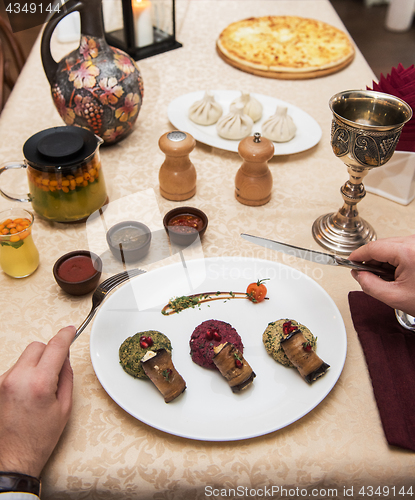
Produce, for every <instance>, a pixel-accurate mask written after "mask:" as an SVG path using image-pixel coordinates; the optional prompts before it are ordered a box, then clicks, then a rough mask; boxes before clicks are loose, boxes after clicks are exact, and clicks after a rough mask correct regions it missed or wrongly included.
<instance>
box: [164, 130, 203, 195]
mask: <svg viewBox="0 0 415 500" xmlns="http://www.w3.org/2000/svg"><path fill="white" fill-rule="evenodd" d="M195 146H196V141H195V140H194V138H193V137H192V136H191V135H190V134H188V133H185V132H180V131H178V130H175V131H174V132H167V133H166V134H164V135H162V136H161V137H160V139H159V147H160V149H161V150H162V151H163V153H164V154H165V155H166V159H165V160H164V163H163V164H162V166H161V167H160V171H159V184H160V193H161V195H162V196H164V198H167V199H168V200H173V201H181V200H187V199H189V198H191V197H192V196H193V195H194V194H195V193H196V169H195V167H194V165H193V163H192V162H191V161H190V158H189V154H190V153H191V152H192V151H193V149H194V148H195Z"/></svg>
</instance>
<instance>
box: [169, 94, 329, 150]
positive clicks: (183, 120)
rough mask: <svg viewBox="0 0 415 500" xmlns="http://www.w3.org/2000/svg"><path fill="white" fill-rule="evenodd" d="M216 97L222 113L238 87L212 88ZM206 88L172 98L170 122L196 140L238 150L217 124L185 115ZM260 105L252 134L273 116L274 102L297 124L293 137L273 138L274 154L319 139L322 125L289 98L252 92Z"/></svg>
mask: <svg viewBox="0 0 415 500" xmlns="http://www.w3.org/2000/svg"><path fill="white" fill-rule="evenodd" d="M212 92H213V93H214V95H215V100H216V101H217V102H218V103H219V104H221V105H222V107H223V114H226V113H227V112H228V110H229V105H230V104H231V102H232V101H233V100H234V99H236V98H237V97H239V96H240V95H241V93H240V92H238V91H237V90H213V91H212ZM204 94H205V91H204V90H203V91H197V92H190V93H189V94H185V95H182V96H180V97H177V98H176V99H174V101H172V102H171V103H170V104H169V106H168V109H167V114H168V117H169V120H170V122H171V123H172V124H173V125H174V126H175V127H176V128H177V129H178V130H182V131H183V132H188V133H189V134H191V135H192V136H193V137H194V138H195V139H196V140H197V141H199V142H202V143H203V144H207V145H209V146H213V147H215V148H219V149H224V150H226V151H234V152H236V153H237V152H238V145H239V142H240V141H231V140H228V139H222V138H221V137H220V136H219V135H218V133H217V132H216V125H208V126H203V125H198V124H196V123H194V122H192V121H191V120H190V119H189V117H188V111H189V108H190V106H191V105H192V104H193V103H194V102H195V101H197V100H199V99H202V97H203V96H204ZM251 95H252V96H253V97H256V98H257V99H258V101H259V102H260V103H261V104H262V105H263V115H262V118H261V120H259V121H258V122H256V123H254V126H253V128H252V135H253V134H254V133H255V132H261V126H262V124H263V122H264V121H265V120H266V119H267V118H269V117H270V116H272V115H273V114H274V113H275V111H276V109H277V106H285V107H287V108H288V114H289V115H290V116H291V117H292V119H293V120H294V123H295V125H296V126H297V132H296V134H295V137H294V138H293V139H291V141H288V142H280V143H278V142H274V148H275V151H274V155H290V154H294V153H300V152H301V151H306V150H307V149H310V148H312V147H313V146H315V145H316V144H318V142H319V141H320V139H321V135H322V132H321V127H320V125H319V124H318V123H317V122H316V121H315V120H314V118H312V117H311V116H310V115H309V114H307V113H306V112H305V111H303V110H302V109H300V108H297V107H296V106H293V105H292V104H289V103H288V102H285V101H281V100H280V99H276V98H275V97H270V96H266V95H262V94H254V93H251Z"/></svg>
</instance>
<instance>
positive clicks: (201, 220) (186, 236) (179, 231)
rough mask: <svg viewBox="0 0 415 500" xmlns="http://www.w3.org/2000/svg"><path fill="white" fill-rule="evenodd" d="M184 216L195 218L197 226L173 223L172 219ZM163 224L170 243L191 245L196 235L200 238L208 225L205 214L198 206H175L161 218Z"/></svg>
mask: <svg viewBox="0 0 415 500" xmlns="http://www.w3.org/2000/svg"><path fill="white" fill-rule="evenodd" d="M186 216H192V217H195V218H197V227H189V226H184V225H183V226H181V225H174V220H176V221H177V219H178V218H180V217H183V218H186ZM163 225H164V228H165V230H166V231H167V234H168V235H169V237H170V241H171V242H172V243H175V244H177V245H181V246H188V245H191V244H192V243H193V242H194V241H195V240H196V238H197V237H198V236H199V238H202V236H203V235H204V234H205V232H206V229H207V226H208V218H207V215H206V214H205V213H204V212H202V210H199V209H198V208H194V207H177V208H173V210H170V211H169V212H167V214H166V215H165V216H164V218H163Z"/></svg>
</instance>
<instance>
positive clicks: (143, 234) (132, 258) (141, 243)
mask: <svg viewBox="0 0 415 500" xmlns="http://www.w3.org/2000/svg"><path fill="white" fill-rule="evenodd" d="M129 233H130V234H129ZM107 243H108V246H109V249H110V250H111V253H112V255H113V256H114V257H115V258H116V259H117V260H119V261H121V262H128V263H130V262H137V261H138V260H140V259H142V258H143V257H145V256H146V255H147V253H148V251H149V249H150V244H151V230H150V228H148V227H147V226H146V225H145V224H143V223H142V222H138V221H132V220H129V221H123V222H119V223H118V224H115V225H114V226H112V227H111V228H110V229H109V230H108V231H107Z"/></svg>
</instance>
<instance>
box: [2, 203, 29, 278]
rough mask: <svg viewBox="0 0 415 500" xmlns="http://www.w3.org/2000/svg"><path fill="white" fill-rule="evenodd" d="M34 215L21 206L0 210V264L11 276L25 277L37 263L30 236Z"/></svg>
mask: <svg viewBox="0 0 415 500" xmlns="http://www.w3.org/2000/svg"><path fill="white" fill-rule="evenodd" d="M33 222H34V216H33V215H32V214H31V213H30V212H28V211H27V210H24V209H22V208H10V209H8V210H4V211H2V212H0V266H1V268H2V270H3V271H4V272H5V273H6V274H8V275H9V276H11V277H13V278H25V277H26V276H30V275H31V274H32V273H34V272H35V271H36V269H37V267H38V265H39V252H38V249H37V248H36V246H35V243H34V241H33V237H32V227H33Z"/></svg>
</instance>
